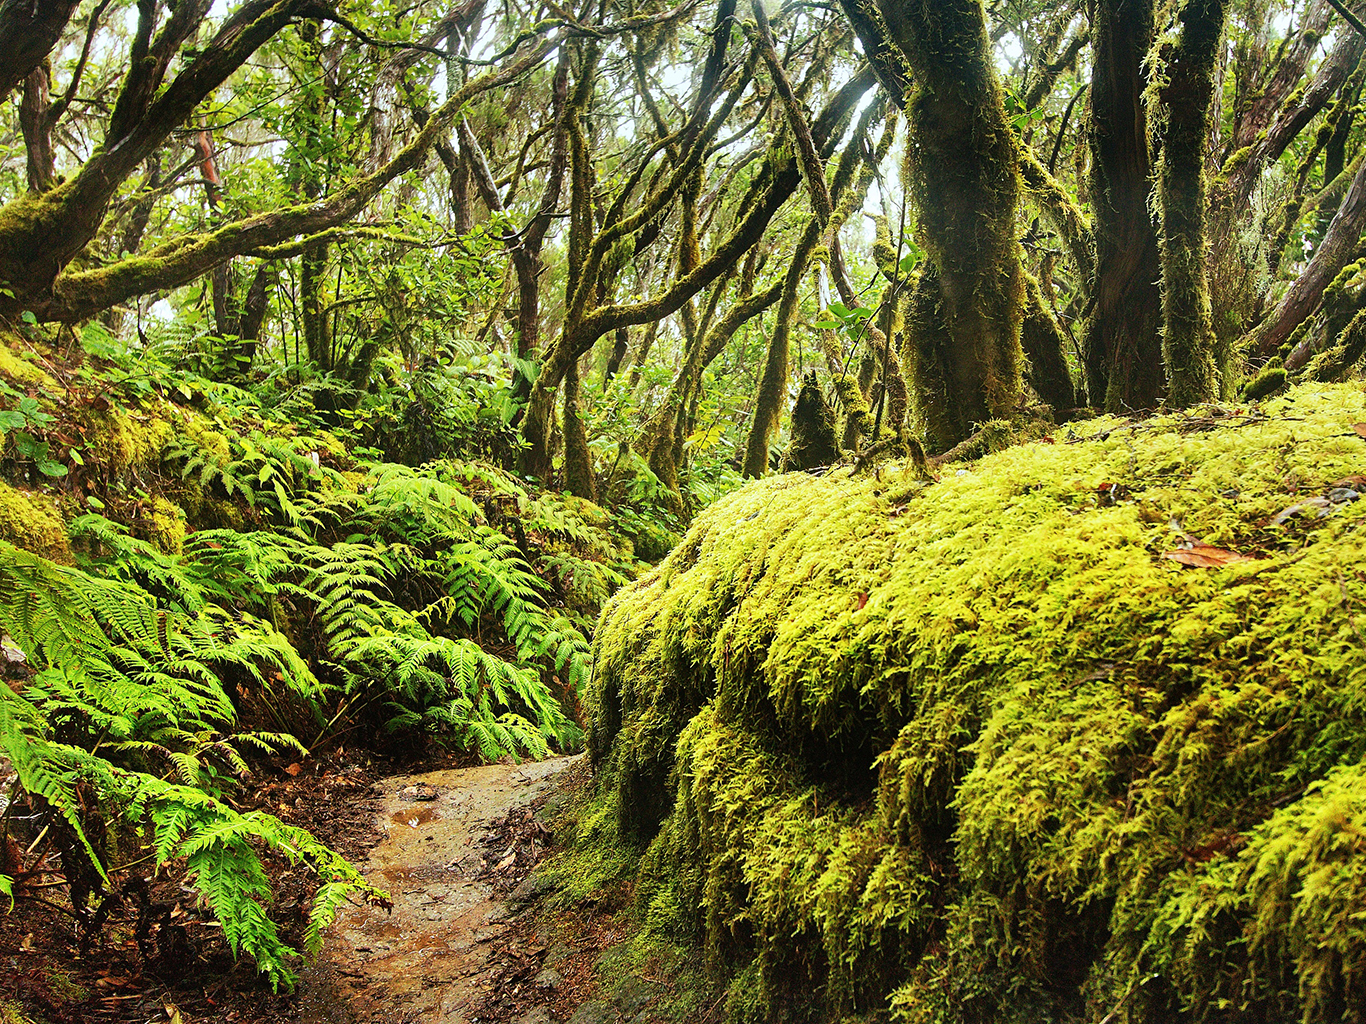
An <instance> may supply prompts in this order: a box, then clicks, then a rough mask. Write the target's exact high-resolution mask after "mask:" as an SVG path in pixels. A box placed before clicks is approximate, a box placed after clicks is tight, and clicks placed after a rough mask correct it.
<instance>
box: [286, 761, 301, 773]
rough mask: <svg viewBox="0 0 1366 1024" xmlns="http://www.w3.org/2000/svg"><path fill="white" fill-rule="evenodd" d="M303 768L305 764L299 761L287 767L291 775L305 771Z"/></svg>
mask: <svg viewBox="0 0 1366 1024" xmlns="http://www.w3.org/2000/svg"><path fill="white" fill-rule="evenodd" d="M303 770H304V767H303V765H301V764H299V763H297V762H296V763H294V764H292V765H290V766H289V767H288V768H286V769H285V771H286V773H288V774H290V775H298V774H299V773H300V772H301V771H303Z"/></svg>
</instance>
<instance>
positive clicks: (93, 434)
mask: <svg viewBox="0 0 1366 1024" xmlns="http://www.w3.org/2000/svg"><path fill="white" fill-rule="evenodd" d="M88 426H89V428H90V434H89V454H90V456H93V459H94V461H95V462H96V463H98V464H99V465H100V466H101V467H103V468H105V469H106V471H108V472H109V473H111V474H112V475H115V476H119V477H124V476H128V475H130V474H131V475H136V474H139V473H144V472H148V471H151V470H154V469H156V468H158V467H159V466H160V465H161V453H162V451H163V450H164V449H165V448H166V445H167V444H169V443H170V442H171V441H172V440H173V439H174V438H175V433H176V431H175V427H174V426H173V425H172V424H171V422H170V421H168V420H166V419H163V418H162V417H161V416H160V415H159V414H158V413H157V412H155V411H143V410H134V411H132V412H125V411H124V410H122V409H118V408H109V409H106V410H104V411H102V412H101V411H91V412H90V413H89V414H88ZM87 461H89V458H88V459H87Z"/></svg>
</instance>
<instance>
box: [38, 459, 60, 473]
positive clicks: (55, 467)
mask: <svg viewBox="0 0 1366 1024" xmlns="http://www.w3.org/2000/svg"><path fill="white" fill-rule="evenodd" d="M38 472H40V473H42V474H43V475H44V476H66V474H67V469H66V467H65V466H63V465H62V464H61V463H60V462H55V461H53V460H52V459H39V460H38Z"/></svg>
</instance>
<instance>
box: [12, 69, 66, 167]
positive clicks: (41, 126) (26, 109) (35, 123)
mask: <svg viewBox="0 0 1366 1024" xmlns="http://www.w3.org/2000/svg"><path fill="white" fill-rule="evenodd" d="M51 85H52V81H51V77H50V71H49V67H48V64H47V62H46V61H44V62H43V63H42V64H39V65H38V66H37V67H36V68H34V69H33V70H32V71H31V72H29V75H28V77H27V78H25V79H24V92H23V98H22V99H21V100H20V101H19V127H20V129H21V130H22V132H23V135H24V148H25V149H26V150H27V151H28V166H27V173H28V188H29V191H30V192H46V191H48V190H49V189H51V188H52V187H53V186H54V185H56V184H57V158H56V155H55V154H54V153H53V151H52V119H51V117H50V116H49V111H51V109H52V98H51V93H50V89H51Z"/></svg>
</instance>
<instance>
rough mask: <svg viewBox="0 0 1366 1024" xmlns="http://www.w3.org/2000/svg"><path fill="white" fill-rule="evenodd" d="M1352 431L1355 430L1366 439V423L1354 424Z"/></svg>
mask: <svg viewBox="0 0 1366 1024" xmlns="http://www.w3.org/2000/svg"><path fill="white" fill-rule="evenodd" d="M1352 429H1353V430H1355V431H1356V432H1357V433H1358V434H1360V435H1361V436H1362V437H1366V423H1353V424H1352Z"/></svg>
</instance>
